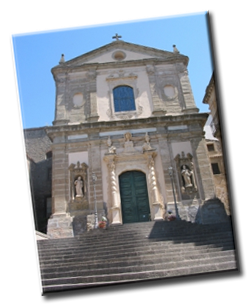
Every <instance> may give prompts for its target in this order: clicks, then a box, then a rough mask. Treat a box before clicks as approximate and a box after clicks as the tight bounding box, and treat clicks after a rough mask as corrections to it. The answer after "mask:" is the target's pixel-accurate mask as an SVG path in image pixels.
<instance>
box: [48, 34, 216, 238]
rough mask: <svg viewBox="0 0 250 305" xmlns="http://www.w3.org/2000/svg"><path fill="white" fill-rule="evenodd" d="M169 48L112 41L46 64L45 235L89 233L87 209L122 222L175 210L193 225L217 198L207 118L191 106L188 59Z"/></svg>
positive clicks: (162, 215)
mask: <svg viewBox="0 0 250 305" xmlns="http://www.w3.org/2000/svg"><path fill="white" fill-rule="evenodd" d="M176 50H177V49H176V47H174V50H173V52H168V51H162V50H158V49H153V48H148V47H144V46H139V45H135V44H131V43H127V42H124V41H122V40H116V41H114V42H112V43H110V44H108V45H105V46H103V47H101V48H99V49H96V50H94V51H91V52H89V53H87V54H83V55H81V56H79V57H77V58H74V59H72V60H69V61H65V59H64V56H63V57H62V59H61V60H60V63H59V65H58V66H56V67H54V68H53V69H52V74H53V76H54V80H55V85H56V109H55V120H54V122H53V126H50V127H46V133H47V135H48V137H49V139H50V140H51V142H52V145H51V148H52V156H53V157H52V215H51V217H50V219H49V221H48V230H47V233H48V235H49V236H50V237H51V238H62V237H69V236H74V235H75V234H78V233H80V232H82V231H84V230H87V219H89V215H91V214H92V215H94V214H95V213H97V217H98V219H99V220H100V219H101V217H102V216H104V215H105V216H106V217H107V219H108V222H109V225H122V224H124V223H129V222H137V221H149V220H154V221H162V220H165V217H166V213H167V211H169V210H172V211H173V213H174V211H175V206H177V208H178V213H179V215H180V217H181V218H182V219H185V220H187V221H192V222H195V221H201V219H202V218H201V217H200V212H201V207H202V206H203V205H204V204H205V203H206V202H207V201H209V200H212V199H213V198H215V186H214V179H213V173H212V169H211V166H210V161H209V157H208V153H207V147H206V141H205V138H204V132H203V127H204V125H205V122H206V120H207V116H208V115H207V114H205V113H199V110H198V109H197V107H196V105H195V101H194V98H193V94H192V89H191V84H190V82H189V77H188V72H187V65H188V57H187V56H184V55H182V54H180V53H179V52H177V51H176ZM169 167H172V168H173V169H174V175H173V181H174V184H173V185H174V192H175V196H173V188H172V183H171V178H170V176H169V171H168V169H169ZM93 173H94V174H95V176H96V180H95V181H94V180H93V178H92V176H93ZM198 216H199V217H198Z"/></svg>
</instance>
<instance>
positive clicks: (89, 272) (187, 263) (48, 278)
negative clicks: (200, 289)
mask: <svg viewBox="0 0 250 305" xmlns="http://www.w3.org/2000/svg"><path fill="white" fill-rule="evenodd" d="M232 261H234V255H226V254H225V256H221V257H211V258H210V257H207V258H206V259H204V258H196V259H193V260H182V261H174V262H164V263H158V262H155V263H151V264H147V265H140V266H118V267H112V268H107V267H106V266H105V265H104V266H103V267H102V268H99V269H98V268H95V269H80V268H79V269H78V270H74V271H73V270H72V271H70V272H65V271H64V272H57V273H54V274H51V273H50V274H48V273H47V274H43V279H44V281H43V283H45V284H46V283H48V282H52V281H53V280H56V281H57V280H58V279H59V278H60V279H63V278H69V277H78V276H81V277H87V276H93V275H96V276H99V275H104V274H106V275H109V274H114V273H115V274H118V273H119V274H122V273H128V272H142V271H152V270H159V269H163V270H169V269H173V268H180V267H191V266H199V265H204V264H211V265H212V264H219V263H224V262H232Z"/></svg>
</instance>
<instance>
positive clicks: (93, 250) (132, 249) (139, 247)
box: [39, 240, 234, 262]
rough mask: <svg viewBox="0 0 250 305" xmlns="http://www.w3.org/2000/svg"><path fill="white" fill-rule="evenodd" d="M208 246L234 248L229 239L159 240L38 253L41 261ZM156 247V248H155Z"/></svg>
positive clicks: (203, 247)
mask: <svg viewBox="0 0 250 305" xmlns="http://www.w3.org/2000/svg"><path fill="white" fill-rule="evenodd" d="M210 248H212V249H213V248H219V249H234V244H233V243H232V241H231V240H223V241H220V243H219V244H217V245H216V244H206V243H205V244H204V243H203V242H201V243H185V244H183V243H180V244H175V243H172V242H159V243H138V244H133V243H131V244H128V245H127V244H126V245H118V246H116V245H114V246H113V247H106V246H105V247H99V248H98V247H91V246H90V247H89V248H84V249H82V248H81V247H79V248H77V247H76V248H72V249H67V250H63V251H62V250H61V249H60V250H59V251H58V250H57V251H49V252H48V253H43V254H41V253H39V258H40V260H41V261H43V260H46V261H47V262H48V261H51V260H62V259H63V260H67V259H71V258H72V257H73V258H76V259H78V258H82V257H84V258H86V259H87V258H88V257H91V259H94V258H98V257H103V256H111V255H113V256H115V255H117V254H119V253H120V252H122V253H123V255H129V254H130V253H141V252H146V251H147V253H151V252H152V253H155V252H161V251H164V252H165V251H170V252H173V251H182V249H185V250H194V249H197V250H202V249H210ZM156 249H157V250H156Z"/></svg>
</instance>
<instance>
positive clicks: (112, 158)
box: [104, 151, 165, 225]
mask: <svg viewBox="0 0 250 305" xmlns="http://www.w3.org/2000/svg"><path fill="white" fill-rule="evenodd" d="M156 156H157V152H156V151H147V152H145V153H141V152H139V151H136V152H133V153H131V154H123V153H121V154H106V155H105V156H104V161H105V162H106V163H107V166H108V169H109V173H108V176H107V180H108V184H109V187H108V217H109V219H110V224H111V225H121V224H123V220H122V207H121V196H120V186H119V176H120V175H121V174H122V173H124V172H127V171H141V172H143V173H144V174H145V175H146V181H147V189H148V199H149V208H150V214H151V220H164V216H165V205H164V198H163V196H162V194H161V193H160V191H159V186H158V185H159V182H158V174H156V173H155V171H153V172H154V177H153V178H152V166H150V164H152V162H153V164H154V163H155V158H156ZM153 169H154V165H153ZM152 180H154V181H152ZM156 193H157V194H158V196H155V194H156ZM156 197H157V198H156Z"/></svg>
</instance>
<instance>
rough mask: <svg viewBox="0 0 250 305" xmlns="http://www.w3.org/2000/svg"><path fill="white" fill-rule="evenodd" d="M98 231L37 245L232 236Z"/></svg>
mask: <svg viewBox="0 0 250 305" xmlns="http://www.w3.org/2000/svg"><path fill="white" fill-rule="evenodd" d="M96 231H99V232H98V233H93V234H90V232H86V233H85V234H84V235H82V236H81V237H71V238H63V239H47V240H39V241H38V243H39V244H44V245H45V244H48V245H57V244H63V243H64V244H68V245H70V244H71V243H74V242H76V241H77V242H78V243H86V242H88V241H91V242H93V241H98V240H102V241H103V240H110V239H113V240H117V239H121V237H122V239H123V240H125V239H130V238H135V239H136V238H138V239H139V238H145V237H147V238H148V239H155V238H160V237H164V238H170V239H171V238H172V239H174V238H184V237H194V236H200V237H202V238H205V237H208V236H212V235H216V234H225V235H228V236H232V237H233V234H232V232H230V231H211V230H210V231H205V232H203V231H201V230H200V231H199V232H196V233H193V232H192V231H190V230H187V229H185V230H183V231H180V230H175V231H174V232H167V231H165V230H164V227H163V228H162V229H161V230H157V231H156V230H153V231H152V230H151V231H150V230H140V231H139V230H136V231H131V232H127V231H126V232H124V233H122V232H119V231H118V232H117V233H116V232H110V230H109V229H108V230H103V229H102V230H96Z"/></svg>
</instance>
